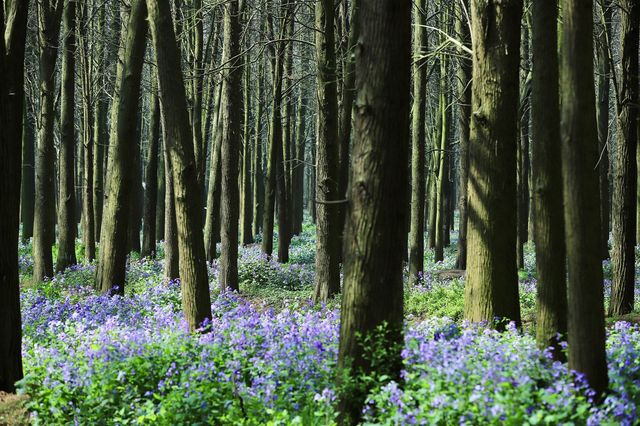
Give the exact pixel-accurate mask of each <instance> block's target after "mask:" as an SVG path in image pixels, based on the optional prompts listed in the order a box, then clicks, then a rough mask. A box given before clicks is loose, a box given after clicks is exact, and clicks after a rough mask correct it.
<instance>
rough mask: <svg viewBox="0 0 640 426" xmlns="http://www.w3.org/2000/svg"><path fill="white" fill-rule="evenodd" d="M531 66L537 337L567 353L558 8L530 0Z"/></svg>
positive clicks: (557, 352) (544, 344)
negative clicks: (561, 344) (563, 344)
mask: <svg viewBox="0 0 640 426" xmlns="http://www.w3.org/2000/svg"><path fill="white" fill-rule="evenodd" d="M532 7H533V10H532V13H531V16H532V23H531V25H532V28H531V29H532V43H531V48H532V51H533V58H534V61H533V70H532V79H531V120H532V126H531V130H532V139H533V140H534V141H535V142H534V143H533V146H532V178H533V179H532V188H531V190H532V192H533V209H534V213H533V219H534V232H535V235H534V241H535V249H536V267H537V272H538V301H537V305H536V308H537V328H536V340H537V342H538V346H539V347H540V348H542V349H546V348H547V347H549V346H551V347H553V348H554V356H555V357H556V358H557V359H562V358H563V357H564V352H563V351H562V350H561V346H560V342H562V341H564V339H565V338H566V333H567V283H566V272H565V271H566V268H565V266H566V260H565V259H566V249H565V241H564V218H563V216H562V214H561V213H560V212H561V211H562V208H563V206H562V190H561V188H562V158H561V149H560V100H559V86H558V56H557V46H558V32H557V24H556V23H557V21H558V9H557V0H556V1H554V2H552V3H551V4H548V3H547V4H544V3H542V2H533V3H532Z"/></svg>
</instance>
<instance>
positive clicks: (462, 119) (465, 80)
mask: <svg viewBox="0 0 640 426" xmlns="http://www.w3.org/2000/svg"><path fill="white" fill-rule="evenodd" d="M459 5H460V3H459ZM461 5H462V6H463V7H460V9H461V10H460V11H459V15H460V16H459V17H458V19H457V20H456V27H457V33H458V37H460V39H461V40H462V43H463V44H464V46H465V47H466V48H467V49H471V34H470V33H469V21H468V14H467V11H468V10H469V0H464V1H463V3H461ZM458 53H459V54H460V58H459V59H458V61H459V66H458V128H459V130H460V136H459V137H460V148H459V153H460V154H459V155H460V168H459V171H460V173H459V183H458V187H459V191H460V194H459V196H458V200H459V201H458V211H459V222H458V258H457V260H456V268H458V269H467V219H468V203H469V197H468V195H467V194H468V192H467V183H468V181H469V124H470V120H471V61H470V60H469V59H468V58H467V57H466V56H465V55H467V53H466V52H464V50H463V49H462V48H461V49H459V52H458Z"/></svg>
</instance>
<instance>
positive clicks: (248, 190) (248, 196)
mask: <svg viewBox="0 0 640 426" xmlns="http://www.w3.org/2000/svg"><path fill="white" fill-rule="evenodd" d="M245 55H246V57H245V60H244V61H245V64H244V87H243V89H242V91H243V96H244V101H243V105H244V119H243V123H242V125H243V130H242V133H243V140H244V144H243V147H244V152H243V156H242V184H241V185H242V201H241V203H240V206H241V211H240V224H241V228H240V241H241V242H242V244H243V245H247V244H251V243H252V242H253V234H252V232H251V231H252V223H253V190H252V184H253V182H252V177H253V172H252V163H253V149H252V146H251V114H250V111H251V108H250V106H251V56H250V55H249V51H247V53H246V54H245Z"/></svg>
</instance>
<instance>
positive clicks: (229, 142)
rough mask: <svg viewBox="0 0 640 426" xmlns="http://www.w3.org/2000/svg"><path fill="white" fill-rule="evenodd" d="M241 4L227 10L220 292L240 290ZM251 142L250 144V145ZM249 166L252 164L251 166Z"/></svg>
mask: <svg viewBox="0 0 640 426" xmlns="http://www.w3.org/2000/svg"><path fill="white" fill-rule="evenodd" d="M239 7H240V5H239V0H231V1H229V2H227V3H226V4H225V6H224V47H223V62H224V63H225V64H227V71H226V72H225V75H224V82H223V86H222V108H223V109H222V143H221V151H222V152H221V160H222V179H221V181H222V185H221V189H222V203H221V207H222V208H221V213H220V221H221V224H222V226H221V230H220V237H221V240H222V249H221V253H220V273H219V274H218V286H219V287H220V291H225V290H227V289H230V290H238V289H239V287H238V220H239V213H240V212H239V204H240V196H239V195H240V194H239V193H238V157H239V152H240V147H241V141H242V133H241V132H242V74H243V68H242V66H243V61H244V58H243V57H242V56H241V55H240V16H241V14H242V11H241V10H240V8H239ZM247 142H248V141H247ZM247 163H248V162H247Z"/></svg>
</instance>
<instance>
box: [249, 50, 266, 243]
mask: <svg viewBox="0 0 640 426" xmlns="http://www.w3.org/2000/svg"><path fill="white" fill-rule="evenodd" d="M263 72H264V62H263V60H262V58H261V59H259V61H258V76H257V83H256V84H257V85H258V87H257V89H256V93H257V99H256V105H255V108H256V113H255V130H254V132H255V133H254V135H253V137H254V143H253V160H252V161H253V224H252V233H253V235H258V234H259V233H260V230H261V229H262V219H263V216H264V167H263V161H262V143H263V141H262V139H263V138H262V111H263V110H262V98H263V92H264V88H263V87H264V86H263V81H262V80H263V76H262V74H263Z"/></svg>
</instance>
